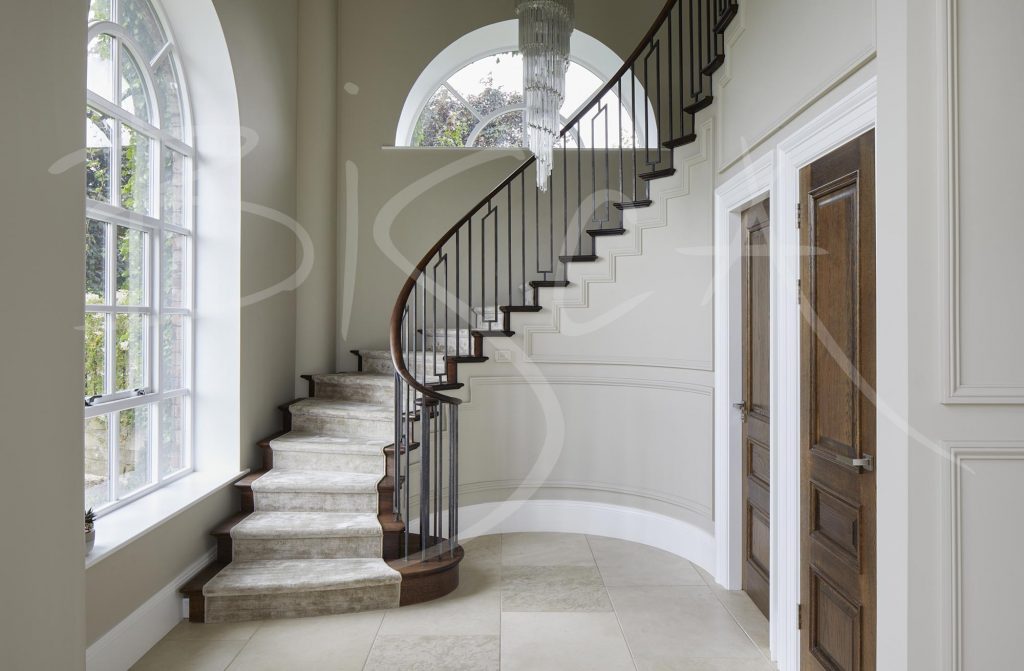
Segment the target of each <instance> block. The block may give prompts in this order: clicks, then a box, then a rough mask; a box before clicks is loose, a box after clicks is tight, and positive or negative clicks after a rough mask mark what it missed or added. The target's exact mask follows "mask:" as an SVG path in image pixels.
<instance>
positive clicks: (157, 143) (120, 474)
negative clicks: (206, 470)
mask: <svg viewBox="0 0 1024 671" xmlns="http://www.w3.org/2000/svg"><path fill="white" fill-rule="evenodd" d="M88 31H89V32H88V40H89V41H88V61H87V62H88V74H87V87H88V90H87V92H86V113H85V134H86V157H85V158H86V184H85V191H86V192H85V198H86V222H85V233H86V242H85V261H86V263H85V265H86V276H85V389H84V392H85V393H84V396H85V504H86V506H87V507H94V508H96V509H97V510H111V509H113V508H114V507H116V506H117V505H118V504H121V503H125V502H127V501H129V500H133V499H135V498H137V497H139V496H141V495H143V494H145V493H147V492H149V491H152V490H153V489H156V488H157V487H160V486H161V485H163V484H166V483H168V482H170V481H172V480H174V479H176V478H177V477H180V476H182V475H184V474H186V473H188V472H190V471H191V470H192V439H191V413H192V407H191V401H192V398H191V397H192V394H191V385H192V354H191V350H192V340H193V332H194V331H193V295H194V286H193V272H192V259H193V255H194V253H195V249H194V235H193V232H194V231H193V196H194V184H195V181H194V176H193V165H194V159H195V152H194V149H193V142H192V124H191V114H190V112H189V105H188V95H187V91H186V88H185V85H184V75H183V72H182V69H181V64H180V61H179V59H178V54H177V52H176V50H175V45H174V40H173V39H172V36H171V35H170V33H169V31H168V30H167V27H166V24H165V23H164V21H163V20H162V17H161V14H160V10H159V7H157V6H156V5H155V4H154V3H153V2H151V1H150V0H92V2H91V5H90V8H89V26H88Z"/></svg>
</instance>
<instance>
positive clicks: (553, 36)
mask: <svg viewBox="0 0 1024 671" xmlns="http://www.w3.org/2000/svg"><path fill="white" fill-rule="evenodd" d="M516 16H518V17H519V51H520V53H522V55H523V90H524V91H525V93H526V137H527V147H529V149H530V151H531V152H533V155H534V156H536V157H537V187H538V188H539V189H540V190H541V191H547V188H548V178H549V177H550V176H551V168H552V166H553V157H554V150H555V142H556V141H557V140H558V135H559V131H560V130H561V125H562V124H561V116H560V115H559V110H561V109H562V103H564V102H565V71H566V69H567V68H568V67H569V36H570V35H572V31H573V26H574V23H575V7H574V2H573V0H517V2H516Z"/></svg>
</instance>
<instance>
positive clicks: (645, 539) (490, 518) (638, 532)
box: [410, 500, 715, 575]
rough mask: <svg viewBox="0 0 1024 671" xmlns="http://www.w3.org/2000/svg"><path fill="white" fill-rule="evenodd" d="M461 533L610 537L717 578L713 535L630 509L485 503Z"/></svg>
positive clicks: (470, 512) (463, 510)
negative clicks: (686, 562) (660, 553)
mask: <svg viewBox="0 0 1024 671" xmlns="http://www.w3.org/2000/svg"><path fill="white" fill-rule="evenodd" d="M445 523H446V524H447V521H446V522H445ZM410 526H413V525H410ZM459 528H460V533H459V537H460V538H461V539H463V540H465V539H468V538H473V537H475V536H486V535H487V534H497V533H517V532H524V531H542V532H557V533H575V534H590V535H592V536H609V537H611V538H619V539H622V540H626V541H633V542H634V543H643V544H645V545H651V546H653V547H656V548H659V549H661V550H665V551H666V552H671V553H672V554H674V555H678V556H680V557H683V558H684V559H688V560H689V561H692V562H694V563H695V564H697V565H699V566H700V567H701V568H703V569H704V570H705V571H707V572H709V573H711V574H712V575H713V574H714V573H715V539H714V536H713V535H712V534H711V533H709V532H708V531H705V530H704V529H701V528H699V527H697V526H695V525H693V524H690V523H689V522H684V521H683V520H679V519H676V518H674V517H668V516H667V515H661V514H658V513H652V512H649V511H646V510H639V509H637V508H629V507H626V506H617V505H612V504H608V503H592V502H589V501H561V500H537V501H501V502H498V503H481V504H477V505H472V506H462V507H460V508H459Z"/></svg>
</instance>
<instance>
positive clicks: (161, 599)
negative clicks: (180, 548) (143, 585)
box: [85, 548, 217, 671]
mask: <svg viewBox="0 0 1024 671" xmlns="http://www.w3.org/2000/svg"><path fill="white" fill-rule="evenodd" d="M216 556H217V548H211V549H210V550H209V551H208V552H206V553H205V554H203V556H201V557H199V558H198V559H196V560H195V561H194V562H192V563H191V564H190V565H189V566H188V568H186V569H185V570H184V571H182V572H181V574H180V575H178V577H176V578H175V579H174V580H172V581H171V582H169V583H168V584H167V585H166V586H165V587H164V588H163V589H161V590H160V591H159V592H157V593H156V594H154V595H153V596H152V597H150V598H149V600H148V601H146V603H144V604H142V605H141V606H139V607H138V608H136V609H135V610H134V611H133V612H132V614H131V615H129V616H128V617H126V618H125V619H123V620H121V621H120V622H119V623H118V624H117V625H116V626H115V627H114V628H113V629H111V630H110V631H108V632H107V633H106V634H104V635H103V636H102V637H101V638H100V639H99V640H97V641H96V642H95V643H93V644H92V645H90V646H89V649H88V650H86V651H85V668H86V671H127V669H129V668H131V666H132V665H133V664H135V662H137V661H139V660H140V659H141V658H142V656H143V655H145V654H146V652H147V651H149V649H150V648H152V647H153V646H154V645H156V644H157V643H158V642H159V641H160V639H162V638H163V637H164V636H166V635H167V632H169V631H170V630H171V629H173V628H174V627H175V625H177V624H178V623H179V622H181V620H182V596H181V594H179V593H178V588H180V587H181V586H182V585H184V584H185V583H186V582H188V581H189V579H190V578H192V576H194V575H195V574H197V573H199V571H201V570H202V569H203V568H204V567H205V566H206V565H207V564H209V563H210V562H211V561H213V560H214V559H215V558H216Z"/></svg>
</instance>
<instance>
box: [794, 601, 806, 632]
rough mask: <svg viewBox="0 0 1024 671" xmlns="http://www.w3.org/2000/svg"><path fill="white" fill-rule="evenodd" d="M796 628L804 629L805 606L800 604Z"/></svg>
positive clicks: (797, 609)
mask: <svg viewBox="0 0 1024 671" xmlns="http://www.w3.org/2000/svg"><path fill="white" fill-rule="evenodd" d="M796 628H797V629H803V628H804V606H803V604H799V603H798V604H797V605H796Z"/></svg>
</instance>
